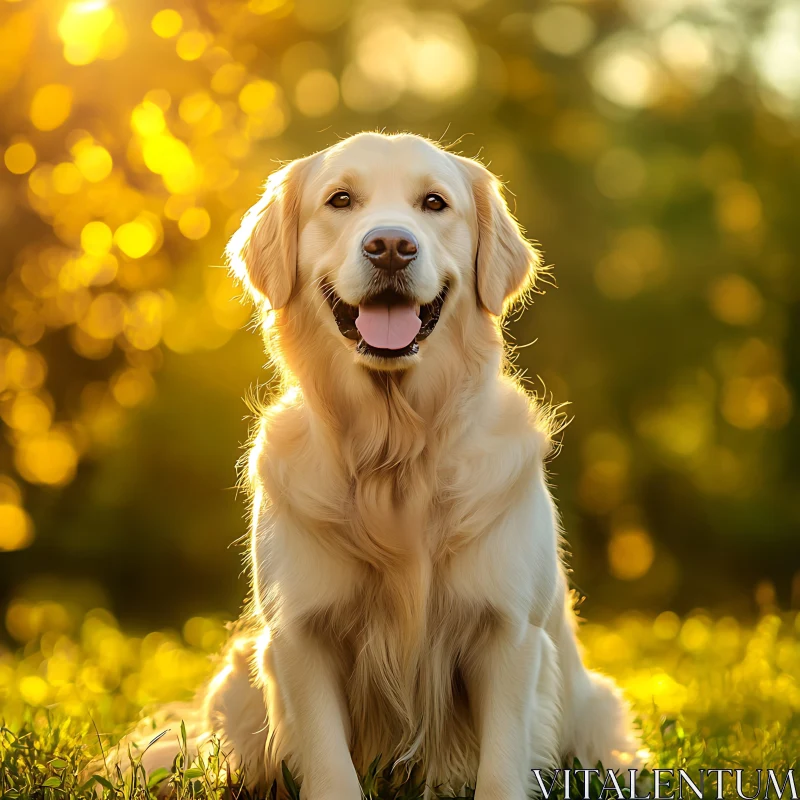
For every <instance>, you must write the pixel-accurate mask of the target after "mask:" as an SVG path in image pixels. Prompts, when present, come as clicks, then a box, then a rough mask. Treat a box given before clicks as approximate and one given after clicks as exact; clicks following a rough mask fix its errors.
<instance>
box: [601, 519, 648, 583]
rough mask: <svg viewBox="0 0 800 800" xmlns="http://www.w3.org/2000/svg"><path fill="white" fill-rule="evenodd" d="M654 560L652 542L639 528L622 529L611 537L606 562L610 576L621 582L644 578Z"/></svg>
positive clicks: (645, 532)
mask: <svg viewBox="0 0 800 800" xmlns="http://www.w3.org/2000/svg"><path fill="white" fill-rule="evenodd" d="M654 558H655V549H654V547H653V540H652V538H651V537H650V535H649V534H648V533H647V531H645V530H642V529H640V528H623V529H622V530H619V531H615V532H614V533H612V535H611V540H610V541H609V543H608V562H609V567H610V570H611V574H612V575H613V576H614V577H615V578H619V579H620V580H623V581H635V580H638V579H639V578H642V577H644V576H645V575H646V574H647V573H648V571H649V570H650V567H651V566H652V565H653V560H654Z"/></svg>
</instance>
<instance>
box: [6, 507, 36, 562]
mask: <svg viewBox="0 0 800 800" xmlns="http://www.w3.org/2000/svg"><path fill="white" fill-rule="evenodd" d="M32 541H33V525H32V523H31V519H30V517H29V516H28V513H27V512H26V511H25V509H23V508H20V507H19V506H18V505H16V504H14V503H7V502H3V501H0V551H3V550H5V551H10V550H22V549H23V548H25V547H28V546H29V545H30V544H31V542H32Z"/></svg>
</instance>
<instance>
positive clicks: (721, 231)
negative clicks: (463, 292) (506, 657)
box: [0, 0, 800, 623]
mask: <svg viewBox="0 0 800 800" xmlns="http://www.w3.org/2000/svg"><path fill="white" fill-rule="evenodd" d="M0 96H2V103H3V115H2V119H0V148H2V162H3V163H2V164H0V228H1V229H2V240H3V244H4V247H3V252H2V256H0V265H1V266H0V270H2V272H0V418H2V426H3V436H2V441H0V549H2V550H6V551H8V552H6V553H2V554H1V555H0V606H2V607H5V606H6V605H7V604H8V603H9V602H11V601H13V600H15V599H20V598H22V599H25V598H28V599H30V600H32V601H37V600H43V599H47V598H52V597H59V598H62V599H66V601H67V602H69V603H74V604H76V607H81V608H89V607H93V606H97V605H106V606H110V607H112V608H114V609H115V611H116V612H117V613H118V614H119V615H121V617H122V618H123V619H125V620H133V619H134V618H140V619H141V618H143V620H149V621H150V622H152V621H154V620H158V621H159V623H163V622H169V621H173V622H174V621H177V620H180V619H183V618H185V617H186V616H188V615H189V614H191V613H197V612H198V611H204V610H206V611H212V610H217V609H224V610H226V612H227V613H229V614H231V615H232V614H234V613H235V612H236V609H237V608H238V605H239V603H240V601H241V599H242V597H243V595H244V592H245V588H246V587H245V586H244V582H243V581H241V580H239V578H238V576H239V573H240V570H241V565H240V558H239V552H238V550H237V549H236V548H234V549H231V550H227V551H226V549H225V548H226V547H227V546H228V544H229V543H230V542H232V541H234V540H236V539H238V538H239V537H241V536H242V535H243V534H244V532H245V521H244V516H245V509H244V503H243V498H241V497H237V496H236V493H235V492H234V491H233V490H232V488H231V487H233V486H234V485H235V480H236V476H235V469H234V464H235V462H236V460H237V458H238V457H239V455H240V454H241V447H242V445H243V444H244V443H245V442H246V440H247V435H248V433H247V431H248V422H247V419H246V417H247V415H248V413H249V412H248V410H247V407H246V405H245V403H244V402H243V401H242V399H241V398H242V397H243V396H244V395H246V394H247V393H248V391H251V390H250V389H249V388H248V387H252V386H253V385H254V384H255V383H256V382H257V383H259V384H264V383H265V382H266V381H267V380H268V377H269V376H268V374H266V373H265V372H263V371H260V368H261V365H262V364H263V363H264V361H265V358H264V356H263V354H262V353H261V352H260V343H259V341H258V337H257V336H255V335H253V333H251V332H249V331H247V330H245V328H246V326H247V321H248V316H249V313H248V310H247V309H246V307H245V306H244V305H242V304H241V303H240V302H239V299H238V296H237V289H236V288H235V287H234V286H233V285H232V284H231V282H230V281H229V279H228V277H227V276H226V273H225V270H224V269H221V268H213V267H219V265H220V259H221V253H222V250H223V246H224V243H225V241H226V238H227V237H228V236H229V235H230V234H231V232H232V231H233V230H234V229H235V227H236V225H237V224H238V221H239V219H240V217H241V215H242V213H243V212H244V210H245V209H246V208H247V207H248V205H250V204H251V203H252V202H253V201H254V200H255V198H256V195H257V191H258V187H259V185H260V184H261V183H262V182H263V181H264V179H265V177H266V175H267V174H268V173H269V172H270V170H271V169H273V168H274V166H275V165H276V163H277V162H278V161H279V160H280V159H287V158H292V157H295V156H300V155H303V154H306V153H308V152H310V151H313V150H315V149H318V148H321V147H324V146H327V145H329V144H331V143H332V142H334V141H336V139H337V137H340V136H344V135H347V134H348V133H351V132H355V131H358V130H362V129H368V128H384V127H385V128H386V129H389V130H395V129H403V130H412V131H415V132H418V133H422V134H425V135H429V136H431V137H432V138H436V139H440V138H441V139H442V140H443V141H445V142H457V143H456V144H454V147H455V149H457V150H459V151H460V152H463V153H464V154H466V155H480V156H481V157H482V158H483V159H484V160H485V161H486V162H487V163H488V164H489V165H490V166H491V168H492V169H493V170H494V171H495V172H497V173H498V174H500V175H501V176H502V177H503V178H504V179H505V180H507V182H508V185H509V189H510V190H511V191H512V192H513V194H514V196H515V205H516V213H517V215H518V217H519V218H520V220H521V221H522V222H523V224H524V226H525V227H526V228H527V230H528V232H529V234H530V235H531V236H532V237H534V238H536V239H537V240H539V241H541V243H542V245H543V248H544V251H545V254H546V257H547V260H548V261H549V262H550V263H553V264H554V265H555V270H554V274H555V276H556V280H557V282H558V283H559V286H560V288H559V289H558V290H557V291H556V290H548V292H547V294H546V295H544V296H541V297H537V299H536V303H535V305H534V306H533V307H532V308H531V309H530V310H528V312H527V313H526V314H525V315H524V316H522V317H521V319H515V320H514V321H512V322H511V323H510V325H509V335H510V336H511V337H512V339H513V340H514V341H515V342H516V343H517V344H518V345H520V349H519V351H518V355H517V363H518V366H519V367H520V369H522V370H524V371H525V373H526V375H527V376H528V378H529V380H530V381H531V384H532V386H533V387H534V388H538V389H539V390H541V383H543V384H544V386H545V390H546V392H547V393H552V396H553V399H554V401H556V402H558V403H563V402H568V403H570V406H569V407H568V409H567V413H568V414H569V415H570V416H573V417H574V421H573V423H572V424H571V425H570V426H569V427H568V428H567V430H566V432H565V436H564V443H565V446H564V448H563V451H562V453H561V455H560V456H559V458H558V459H557V460H556V461H555V462H554V464H553V471H554V476H553V481H554V484H555V486H556V494H557V496H558V499H559V502H560V505H561V508H562V510H563V513H564V518H565V527H566V530H567V533H568V538H569V541H570V546H571V549H572V551H573V553H574V556H573V559H572V563H573V566H574V568H575V576H576V580H577V583H578V586H579V588H580V589H581V590H583V591H585V592H587V593H588V595H589V597H590V603H591V609H592V615H595V614H597V615H602V614H603V613H604V612H608V613H611V612H613V611H614V610H617V609H620V608H625V607H641V608H646V607H651V608H665V607H671V608H674V609H676V610H678V611H685V610H687V609H689V608H692V607H695V606H704V607H706V608H707V609H710V610H714V611H717V610H718V611H725V612H733V613H737V614H747V613H749V612H752V611H754V610H756V608H758V607H761V608H762V610H768V609H770V608H772V607H774V606H775V605H779V606H782V607H787V606H789V605H794V606H795V607H796V606H797V605H799V604H800V572H798V565H800V536H798V532H800V458H798V453H800V423H798V417H797V414H796V411H795V405H796V398H797V393H798V384H799V383H800V272H799V271H798V268H797V260H798V257H800V228H798V226H797V223H796V212H795V206H794V202H795V200H796V194H797V187H798V186H800V146H798V141H799V138H798V137H799V134H800V122H799V121H798V120H800V11H799V10H798V6H797V5H796V3H792V2H778V1H777V0H776V1H775V2H766V1H764V2H753V3H748V4H744V3H740V2H736V1H735V0H719V1H717V2H712V1H711V0H701V2H691V3H690V2H686V1H685V0H669V2H667V0H618V2H617V1H615V0H583V2H577V1H576V2H542V3H533V2H522V0H491V2H489V1H487V0H446V1H445V2H441V3H437V4H430V3H424V2H421V0H420V2H413V1H412V0H406V1H402V0H397V2H391V3H381V2H377V0H358V2H356V0H249V2H244V1H241V2H240V1H239V0H236V2H232V1H231V0H225V2H223V0H191V2H189V0H175V1H174V2H169V3H168V2H166V0H137V2H132V0H115V1H114V2H111V1H110V0H72V1H70V2H50V0H18V1H17V2H0ZM528 345H530V346H528Z"/></svg>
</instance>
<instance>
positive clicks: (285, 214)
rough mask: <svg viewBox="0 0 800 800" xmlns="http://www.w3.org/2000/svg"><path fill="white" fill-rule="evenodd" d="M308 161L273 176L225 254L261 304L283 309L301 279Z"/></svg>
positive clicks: (231, 265)
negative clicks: (299, 259) (299, 239)
mask: <svg viewBox="0 0 800 800" xmlns="http://www.w3.org/2000/svg"><path fill="white" fill-rule="evenodd" d="M307 161H308V160H307V159H298V160H297V161H292V162H291V163H290V164H287V165H286V166H285V167H283V168H282V169H279V170H278V171H277V172H273V173H272V175H270V176H269V178H268V179H267V183H266V185H265V186H264V193H263V194H262V195H261V198H260V199H259V201H258V202H257V203H256V204H255V205H254V206H253V207H252V208H251V209H250V210H249V211H248V212H247V213H246V214H245V215H244V217H243V219H242V224H241V226H240V227H239V230H237V231H236V233H234V234H233V236H232V237H231V240H230V242H228V246H227V248H226V250H225V253H226V256H227V258H228V263H229V264H230V267H231V271H232V272H233V274H234V275H235V276H236V277H237V278H238V279H239V280H240V281H242V283H244V285H245V286H246V287H247V288H248V290H249V291H250V293H251V294H252V295H253V297H254V298H255V299H256V300H260V299H262V298H265V299H266V300H267V302H268V303H269V306H270V308H273V309H277V308H283V307H284V306H285V305H286V304H287V303H288V302H289V298H290V297H291V294H292V289H293V288H294V284H295V280H296V279H297V237H298V226H299V220H300V194H301V181H302V177H303V173H304V172H305V167H306V164H307Z"/></svg>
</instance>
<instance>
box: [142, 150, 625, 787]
mask: <svg viewBox="0 0 800 800" xmlns="http://www.w3.org/2000/svg"><path fill="white" fill-rule="evenodd" d="M342 189H346V190H347V191H349V192H350V193H351V195H352V197H353V201H354V202H353V207H352V208H349V209H345V210H333V209H331V208H330V207H329V206H326V205H325V202H326V199H327V198H328V197H329V196H330V194H331V192H333V191H339V190H342ZM432 191H435V192H439V193H441V194H442V195H443V196H444V197H445V199H446V200H447V202H448V206H449V207H448V208H447V209H446V211H445V212H442V213H431V212H424V211H422V210H421V201H422V199H423V198H424V196H425V195H426V193H429V192H432ZM379 224H392V225H402V226H405V227H407V228H409V229H410V230H412V231H413V232H414V233H415V235H416V236H417V238H418V240H419V242H420V254H419V257H418V258H417V260H416V261H415V262H414V263H413V264H412V266H411V267H409V270H410V271H411V272H412V273H413V281H412V288H413V290H414V292H415V294H416V296H417V298H418V300H419V302H421V303H427V302H430V301H431V300H432V299H433V298H434V297H435V296H436V295H437V294H438V293H439V292H440V291H441V289H442V287H443V286H444V285H445V283H447V284H448V285H449V293H448V296H447V300H446V302H445V304H444V307H443V311H442V315H441V319H440V321H439V324H438V326H437V328H436V329H435V330H434V332H433V334H432V335H431V336H430V337H429V338H428V339H427V340H425V341H424V342H422V343H421V345H420V353H419V355H418V356H415V357H410V358H408V359H405V360H404V363H403V364H402V365H401V366H400V367H397V366H396V365H394V364H390V363H387V364H385V365H380V364H376V363H375V362H369V361H367V360H365V359H364V358H363V357H361V356H359V355H357V354H356V353H355V343H354V342H352V341H350V340H348V339H346V338H344V337H343V336H342V335H341V334H340V333H339V331H338V329H337V327H336V325H335V322H334V319H333V315H332V312H331V309H330V307H329V305H328V303H327V301H326V299H325V297H324V295H323V287H324V286H328V285H330V286H333V287H334V288H335V290H336V292H337V294H338V295H339V296H340V297H342V298H343V299H344V300H345V301H346V302H348V303H350V304H353V305H357V304H358V301H359V299H360V297H362V296H363V295H364V292H365V291H366V289H367V288H368V286H369V281H370V270H371V269H372V267H371V266H370V265H369V264H368V263H366V262H365V259H363V258H362V257H361V255H360V242H361V239H362V237H363V236H364V234H365V232H366V231H367V230H369V229H371V228H372V227H374V226H375V225H379ZM229 256H230V258H231V262H232V266H233V269H234V270H235V271H236V273H237V274H238V275H239V276H240V277H241V278H242V280H243V281H245V282H246V284H247V286H248V287H249V288H250V290H251V292H252V293H253V296H254V298H255V300H256V302H257V304H258V306H259V310H260V313H261V315H262V320H263V322H264V330H265V337H266V341H267V348H268V352H269V354H270V355H271V357H272V359H273V361H274V364H275V366H276V368H277V369H278V370H279V373H280V375H281V379H282V395H281V396H280V397H279V399H277V400H276V401H275V402H274V403H273V404H272V405H270V406H269V407H267V408H266V409H264V411H263V414H262V416H261V419H260V423H259V427H258V432H257V435H256V437H255V440H254V444H253V447H252V451H251V453H250V458H249V469H248V475H247V481H248V485H249V487H250V489H251V493H252V503H253V506H252V531H251V543H250V553H249V569H250V575H251V579H252V589H253V600H252V603H251V605H250V606H249V607H248V608H247V611H246V613H245V615H244V618H243V620H242V623H241V625H240V633H239V634H238V635H237V636H235V637H234V639H233V641H232V643H231V646H230V648H229V651H228V653H227V656H226V661H225V665H224V666H223V668H222V669H221V670H220V672H219V674H218V675H217V677H216V678H215V679H214V681H212V683H211V684H210V685H209V687H207V689H206V690H205V692H204V694H203V696H202V702H201V704H200V705H198V706H197V707H196V710H195V711H194V712H192V713H191V714H190V716H191V720H190V726H189V727H190V733H191V735H192V736H193V737H194V738H193V741H194V742H195V744H196V745H198V746H200V745H202V743H203V742H204V741H206V740H207V738H208V736H209V735H210V734H216V735H217V736H219V737H221V739H222V741H223V746H224V749H225V750H226V752H229V754H230V756H231V759H232V760H233V762H234V763H235V764H238V765H240V766H242V767H243V768H244V769H245V780H246V782H247V783H248V784H251V785H261V786H267V785H269V784H271V782H272V781H273V779H277V780H278V781H279V783H280V779H281V778H280V776H281V770H280V763H281V761H282V760H284V759H285V760H286V761H287V763H288V764H289V765H290V767H291V768H292V770H293V771H294V773H295V774H296V775H298V776H300V777H302V782H303V797H304V798H305V799H306V800H357V799H358V798H359V797H360V788H359V781H358V777H357V773H359V772H363V770H364V769H365V768H366V767H367V765H368V764H369V762H370V761H371V760H372V759H373V758H374V757H375V756H376V755H378V754H382V755H383V758H384V760H385V761H387V762H389V763H400V764H403V765H405V766H406V767H407V768H408V769H416V770H418V771H419V772H420V774H424V775H425V777H426V779H427V784H428V786H430V787H439V790H442V789H450V790H453V791H458V790H460V789H461V788H462V787H463V786H464V784H467V783H469V784H471V785H476V782H477V789H476V795H475V796H476V798H477V800H501V798H502V800H522V798H523V797H525V796H526V793H527V792H528V791H530V788H531V781H530V770H531V769H532V768H534V767H539V768H547V767H554V766H557V765H558V764H559V763H560V762H562V760H563V759H565V758H567V757H570V756H577V757H579V758H580V759H581V761H582V762H583V763H584V765H587V766H593V765H594V764H595V763H596V762H597V761H598V760H602V761H603V763H604V765H605V766H606V767H629V766H631V765H632V764H635V763H636V759H637V755H636V750H637V747H638V744H637V740H636V736H635V735H634V733H633V732H632V729H631V723H630V717H629V712H628V709H627V706H626V705H625V703H624V701H623V700H622V699H621V697H620V694H619V692H618V690H617V689H616V688H615V686H614V685H613V683H612V682H611V681H609V680H608V679H605V678H603V677H601V676H599V675H597V674H595V673H593V672H590V671H588V670H587V669H586V668H585V667H584V665H583V662H582V659H581V654H580V650H579V646H578V644H577V640H576V636H575V622H574V614H573V610H572V604H571V600H570V594H569V590H568V586H567V580H566V577H565V571H564V568H563V565H562V560H561V555H560V544H559V540H560V529H559V522H558V516H557V513H556V511H555V508H554V505H553V501H552V499H551V497H550V493H549V491H548V488H547V485H546V473H545V459H546V457H547V455H548V453H549V451H550V446H551V443H550V430H549V417H548V414H547V413H546V410H544V409H542V408H540V407H539V406H537V404H536V403H535V402H534V401H533V400H532V399H531V398H530V397H529V396H528V395H527V394H526V393H525V392H524V391H523V390H522V388H521V387H520V386H519V384H518V383H517V382H516V380H515V379H514V378H513V377H512V376H511V375H510V372H509V370H508V368H507V364H506V360H505V355H504V347H503V340H502V333H501V326H500V320H501V315H502V312H503V310H504V308H506V307H507V306H508V304H509V303H510V302H511V301H512V300H513V299H514V298H515V297H516V296H517V295H518V293H520V292H522V291H524V290H525V289H526V288H527V287H529V286H530V285H531V283H532V281H533V280H534V278H535V273H536V269H537V267H538V265H539V257H538V254H537V252H536V250H535V249H534V248H533V247H532V245H531V244H530V243H529V242H528V241H527V240H526V239H525V238H524V236H523V235H522V233H521V232H520V229H519V227H518V225H517V223H516V222H515V221H514V219H513V218H512V217H511V215H510V214H509V212H508V209H507V207H506V204H505V202H504V200H503V198H502V194H501V187H500V184H499V182H498V181H497V179H496V178H494V176H492V175H491V174H490V173H489V172H488V171H487V170H486V169H485V168H484V167H482V166H480V165H479V164H477V163H476V162H474V161H470V160H467V159H463V158H460V157H458V156H454V155H452V154H450V153H447V152H445V151H443V150H441V149H439V148H438V147H437V146H435V145H434V144H432V143H430V142H428V141H426V140H423V139H421V138H419V137H416V136H410V135H398V136H384V135H379V134H360V135H358V136H354V137H352V138H349V139H346V140H345V141H343V142H341V143H339V144H337V145H336V146H334V147H332V148H330V149H328V150H325V151H323V152H321V153H317V154H316V155H314V156H311V157H309V158H305V159H302V160H300V161H297V162H294V163H292V164H290V165H289V166H287V167H284V168H283V169H282V170H280V171H279V172H277V173H275V174H274V175H273V176H272V177H271V178H270V179H269V181H268V182H267V186H266V190H265V193H264V196H263V197H262V199H261V200H260V201H259V202H258V203H257V204H256V205H255V206H254V208H253V209H252V210H251V211H250V212H249V213H248V214H247V215H246V216H245V218H244V221H243V224H242V228H241V229H240V231H239V232H238V233H237V234H236V235H235V236H234V237H233V239H232V242H231V245H230V247H229ZM134 738H135V737H134ZM140 744H145V743H144V742H140ZM174 752H175V745H174V742H173V737H172V736H171V735H169V734H168V735H167V736H165V737H164V738H163V739H162V740H161V741H159V742H158V743H157V744H156V745H155V746H154V747H153V748H151V750H150V751H148V753H147V756H146V762H147V764H148V766H150V767H153V766H160V765H168V764H169V763H170V762H171V760H172V758H173V757H174Z"/></svg>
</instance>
